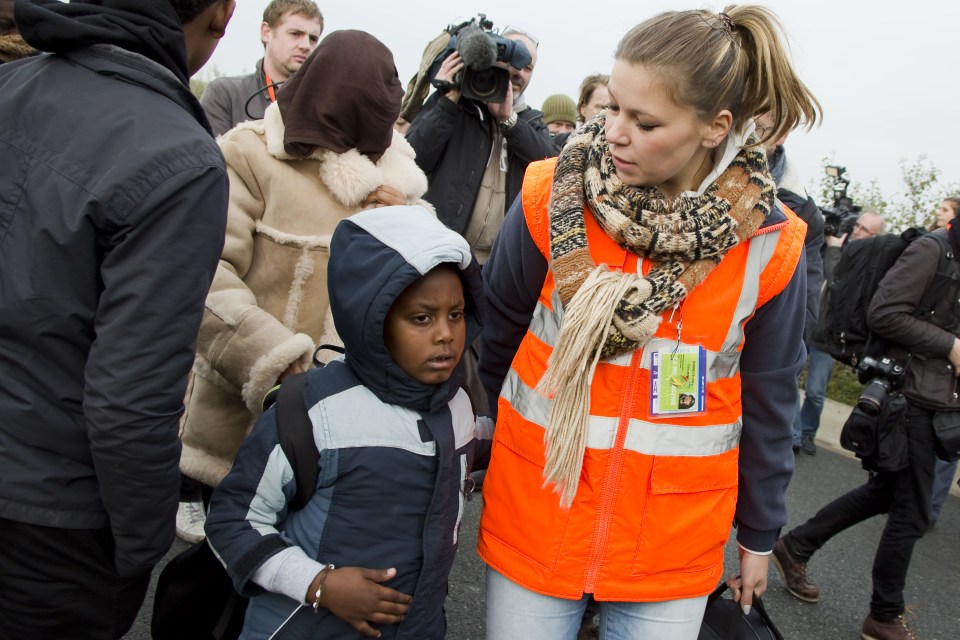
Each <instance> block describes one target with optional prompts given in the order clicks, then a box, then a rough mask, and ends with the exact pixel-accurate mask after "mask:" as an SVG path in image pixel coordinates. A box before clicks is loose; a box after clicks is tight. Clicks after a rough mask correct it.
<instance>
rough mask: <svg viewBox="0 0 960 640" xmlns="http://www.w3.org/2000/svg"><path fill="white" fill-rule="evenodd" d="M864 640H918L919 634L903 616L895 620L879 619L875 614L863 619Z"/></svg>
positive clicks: (862, 636) (862, 635)
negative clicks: (908, 624)
mask: <svg viewBox="0 0 960 640" xmlns="http://www.w3.org/2000/svg"><path fill="white" fill-rule="evenodd" d="M860 637H861V638H863V640H917V634H915V633H914V632H913V630H912V629H910V627H909V626H907V621H906V620H904V619H903V616H897V617H896V618H894V619H893V620H877V619H876V618H874V617H873V614H872V613H871V614H870V615H868V616H867V619H866V620H864V621H863V633H861V634H860Z"/></svg>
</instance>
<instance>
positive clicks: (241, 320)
mask: <svg viewBox="0 0 960 640" xmlns="http://www.w3.org/2000/svg"><path fill="white" fill-rule="evenodd" d="M402 96H403V90H402V88H401V85H400V81H399V79H398V77H397V71H396V67H395V66H394V63H393V55H392V54H391V53H390V51H389V49H387V47H386V46H384V45H383V43H381V42H380V41H379V40H377V39H376V38H374V37H373V36H371V35H370V34H367V33H364V32H362V31H338V32H334V33H331V34H330V35H329V36H327V37H326V38H325V39H324V40H323V41H322V42H321V43H320V45H319V46H318V47H317V48H316V50H315V51H314V52H313V54H312V55H311V56H310V57H309V58H307V61H306V62H305V63H304V64H303V66H302V67H301V68H300V70H299V71H298V72H297V74H296V75H295V76H294V77H293V78H291V79H290V80H288V81H287V82H286V83H285V84H284V85H283V88H282V89H281V90H280V91H279V93H278V95H277V102H276V103H275V104H273V105H271V106H270V107H269V108H268V109H267V111H266V113H265V114H264V118H263V120H257V121H254V122H246V123H243V124H240V125H239V126H237V127H236V128H235V129H233V130H232V131H229V132H228V133H226V134H225V135H224V136H223V137H222V138H220V147H221V149H222V150H223V154H224V156H225V157H226V160H227V168H228V170H229V175H230V210H229V216H228V221H227V234H226V242H225V245H224V248H223V255H222V257H221V260H220V267H219V269H218V271H217V275H216V277H215V279H214V282H213V286H212V287H211V289H210V294H209V295H208V297H207V303H206V304H207V312H206V314H205V315H204V319H203V323H202V325H201V328H200V335H199V338H198V341H197V358H196V362H195V364H194V368H193V382H192V384H191V387H190V391H189V392H188V393H189V397H188V400H187V412H186V414H185V416H184V422H183V432H182V439H183V454H182V458H181V463H180V464H181V469H182V470H183V472H184V473H185V474H186V475H187V476H189V477H191V478H195V479H197V480H200V481H201V482H203V483H204V484H206V485H207V486H210V487H215V486H216V485H217V484H219V482H220V480H221V479H222V478H223V476H224V475H226V473H227V471H228V470H229V469H230V465H231V463H232V461H233V457H234V455H235V454H236V452H237V449H238V448H239V447H240V443H241V442H242V441H243V439H244V437H245V436H246V434H247V433H248V431H249V428H250V425H251V424H252V422H253V420H254V419H255V418H256V416H257V415H258V414H259V413H260V402H261V400H262V399H263V396H264V394H265V393H266V392H267V391H268V390H269V389H270V388H271V387H272V386H273V385H275V384H276V383H277V381H278V380H280V379H282V378H283V377H284V376H285V375H287V374H289V373H293V372H296V371H301V370H303V369H305V368H307V367H308V366H309V363H310V358H311V355H312V354H313V350H314V348H315V346H316V345H319V344H324V343H330V342H336V343H339V340H338V338H337V336H336V332H335V331H334V328H333V323H332V320H331V319H330V316H329V310H328V299H327V258H328V256H329V253H328V252H329V242H330V236H331V234H332V233H333V229H334V227H335V226H336V225H337V223H338V222H339V221H340V220H342V219H343V218H346V217H347V216H349V215H351V214H354V213H356V212H358V211H360V210H362V209H366V208H369V207H373V206H382V205H387V204H413V203H414V202H418V203H420V204H424V205H425V203H424V202H423V201H422V200H419V197H420V196H421V195H422V194H423V193H424V192H425V191H426V189H427V180H426V177H425V176H424V174H423V172H422V171H421V170H420V169H419V168H418V167H417V165H416V163H415V162H414V159H413V158H414V153H413V149H412V148H411V147H410V145H409V144H407V142H406V141H405V140H404V139H403V136H401V135H400V134H396V133H394V129H393V123H394V122H395V121H396V119H397V116H398V115H399V113H400V100H401V98H402ZM426 206H427V207H428V208H431V207H429V205H426ZM431 209H432V208H431ZM198 213H200V212H198Z"/></svg>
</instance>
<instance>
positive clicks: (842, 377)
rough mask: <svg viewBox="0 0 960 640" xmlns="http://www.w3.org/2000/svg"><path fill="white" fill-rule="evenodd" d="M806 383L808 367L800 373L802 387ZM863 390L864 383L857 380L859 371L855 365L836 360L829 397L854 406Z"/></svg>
mask: <svg viewBox="0 0 960 640" xmlns="http://www.w3.org/2000/svg"><path fill="white" fill-rule="evenodd" d="M806 383H807V369H806V367H804V369H803V372H802V373H801V374H800V387H801V388H804V387H805V386H806ZM861 391H863V385H862V384H860V381H859V380H857V373H856V371H854V370H853V367H848V366H847V365H844V364H840V363H839V362H834V363H833V374H831V376H830V381H829V382H828V383H827V397H828V398H830V399H831V400H836V401H837V402H842V403H843V404H848V405H850V406H853V405H855V404H857V398H859V397H860V392H861Z"/></svg>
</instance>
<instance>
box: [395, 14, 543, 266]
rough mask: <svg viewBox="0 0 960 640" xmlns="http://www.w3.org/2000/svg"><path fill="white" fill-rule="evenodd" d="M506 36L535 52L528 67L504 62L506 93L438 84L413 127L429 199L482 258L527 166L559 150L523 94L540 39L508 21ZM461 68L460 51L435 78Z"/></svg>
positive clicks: (410, 136) (447, 77)
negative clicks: (491, 96)
mask: <svg viewBox="0 0 960 640" xmlns="http://www.w3.org/2000/svg"><path fill="white" fill-rule="evenodd" d="M502 35H503V37H504V38H507V39H510V40H515V41H517V42H519V43H522V44H523V45H524V46H525V47H526V48H527V50H528V51H529V53H530V58H531V60H530V64H528V65H526V66H525V67H524V68H523V69H515V68H514V67H512V66H510V65H505V68H506V69H507V70H508V71H509V72H510V84H509V85H508V88H507V97H506V99H505V100H504V101H503V102H501V103H484V102H478V101H476V100H472V99H467V98H463V97H461V95H460V90H459V89H458V88H454V87H450V88H448V89H447V90H446V91H445V92H444V91H441V90H437V91H435V92H434V93H433V95H431V96H430V97H429V98H428V99H427V101H426V103H425V104H424V105H423V109H422V110H421V111H420V112H419V113H418V114H417V117H416V118H415V119H414V120H413V122H412V123H411V124H410V129H409V130H408V131H407V141H409V142H410V144H411V146H413V148H414V150H415V151H416V152H417V164H419V165H420V168H421V169H423V171H424V173H426V174H427V178H428V180H429V181H430V186H429V189H428V190H427V193H426V195H425V196H424V199H426V200H427V202H429V203H430V204H432V205H433V206H434V207H436V209H437V216H438V217H439V218H440V220H441V221H442V222H443V223H444V224H445V225H447V226H448V227H450V228H451V229H453V230H454V231H456V232H457V233H459V234H461V235H463V236H464V237H465V238H466V239H467V242H468V243H470V248H471V249H472V250H473V252H474V254H476V256H477V259H478V260H479V261H480V263H481V264H483V263H484V262H485V261H486V259H487V257H488V256H489V255H490V247H491V246H493V239H494V238H495V237H496V235H497V231H498V230H499V229H500V225H501V223H502V222H503V216H504V214H505V213H506V210H507V207H509V206H510V204H511V203H512V202H513V200H514V199H515V198H516V197H517V194H518V193H520V185H521V183H522V181H523V173H524V171H526V169H527V165H528V164H530V163H531V162H533V161H535V160H543V159H544V158H549V157H551V156H555V155H557V148H556V146H555V143H554V141H553V138H551V136H550V131H549V130H548V129H547V126H546V125H545V124H544V123H543V114H542V113H541V112H539V111H537V110H536V109H533V108H531V107H528V106H527V105H526V102H525V101H524V98H523V92H524V91H525V90H526V88H527V86H529V84H530V78H531V77H532V76H533V70H534V67H535V66H536V64H537V41H536V40H535V39H534V38H533V37H532V36H530V34H528V33H526V32H523V31H521V30H519V29H513V28H510V27H508V28H507V29H506V30H504V32H503V34H502ZM498 64H499V63H498ZM463 68H464V63H463V60H462V59H461V57H460V54H459V53H458V52H454V53H452V54H451V55H450V56H448V57H447V59H446V60H444V61H443V63H442V65H441V66H440V69H439V71H437V74H436V79H437V80H438V81H441V82H446V83H447V86H450V85H452V84H453V80H454V79H455V78H456V77H457V74H458V73H459V72H460V71H462V70H463Z"/></svg>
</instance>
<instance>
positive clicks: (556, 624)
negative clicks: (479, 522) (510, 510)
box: [486, 567, 707, 640]
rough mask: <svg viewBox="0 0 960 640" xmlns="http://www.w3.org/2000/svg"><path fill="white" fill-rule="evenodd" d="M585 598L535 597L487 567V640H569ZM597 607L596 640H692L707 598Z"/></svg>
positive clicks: (585, 604)
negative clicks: (598, 616)
mask: <svg viewBox="0 0 960 640" xmlns="http://www.w3.org/2000/svg"><path fill="white" fill-rule="evenodd" d="M589 597H590V596H589V594H584V596H583V597H582V598H580V599H579V600H564V599H562V598H554V597H552V596H545V595H541V594H539V593H534V592H533V591H528V590H527V589H524V588H523V587H521V586H520V585H518V584H516V583H515V582H513V581H512V580H509V579H508V578H505V577H504V576H503V575H501V574H500V573H498V572H496V571H494V570H493V569H491V568H490V567H487V621H486V624H487V638H488V640H530V638H550V640H574V639H575V638H576V637H577V631H578V630H579V629H580V622H581V620H582V619H583V611H584V609H586V606H587V600H588V599H589ZM598 605H599V606H600V640H633V639H634V638H657V639H658V640H696V638H697V636H698V635H699V633H700V624H701V621H702V620H703V611H704V609H705V608H706V606H707V596H701V597H698V598H685V599H682V600H669V601H667V602H599V603H598Z"/></svg>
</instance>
